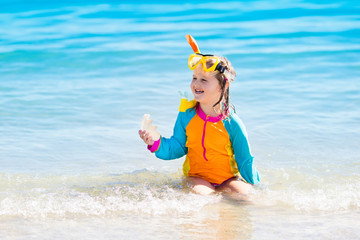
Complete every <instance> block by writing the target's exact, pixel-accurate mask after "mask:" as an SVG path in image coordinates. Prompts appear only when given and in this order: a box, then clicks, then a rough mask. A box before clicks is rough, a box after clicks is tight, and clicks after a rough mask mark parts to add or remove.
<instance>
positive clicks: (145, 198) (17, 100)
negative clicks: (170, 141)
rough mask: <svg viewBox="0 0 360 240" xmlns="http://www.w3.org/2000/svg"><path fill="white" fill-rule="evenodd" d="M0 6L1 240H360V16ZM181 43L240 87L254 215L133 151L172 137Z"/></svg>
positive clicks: (349, 8) (256, 4) (320, 7)
mask: <svg viewBox="0 0 360 240" xmlns="http://www.w3.org/2000/svg"><path fill="white" fill-rule="evenodd" d="M0 3H1V8H0V26H1V27H0V238H1V239H75V238H76V239H77V238H82V239H125V238H128V239H360V230H359V229H358V225H359V219H360V149H359V146H360V77H359V76H360V37H359V36H360V4H359V3H358V1H280V0H276V1H271V2H268V1H240V2H232V1H225V2H221V3H219V2H214V1H206V2H202V3H199V2H190V1H186V2H183V3H166V2H161V1H152V3H151V4H150V3H147V2H145V1H142V2H141V1H137V2H132V3H129V2H121V1H120V2H111V1H107V2H106V1H105V2H104V1H102V2H100V1H98V2H94V1H91V2H89V1H62V3H50V2H46V1H36V2H31V3H30V2H25V1H20V0H19V1H0ZM186 34H192V35H193V36H194V37H195V38H196V40H197V42H198V44H199V47H200V49H201V50H202V52H204V53H214V54H218V55H224V56H226V57H227V58H229V59H230V61H231V62H232V64H233V65H234V67H235V69H236V71H237V79H236V81H235V82H234V83H233V84H232V86H231V87H230V88H231V90H230V91H231V93H230V94H231V101H232V103H233V104H234V105H235V106H236V110H237V113H238V115H239V116H240V117H241V118H242V120H243V121H244V123H245V125H246V127H247V131H248V134H249V140H250V144H251V146H252V151H253V154H254V156H255V161H256V166H257V167H258V169H259V172H260V174H261V179H262V183H263V185H262V186H261V188H257V189H255V190H254V191H253V192H252V194H251V196H250V199H251V201H250V202H248V203H244V202H239V201H235V200H232V199H230V198H228V197H227V196H223V195H215V196H210V197H203V196H198V195H195V194H193V193H191V192H190V191H189V189H187V187H186V186H184V184H183V183H182V174H181V167H182V163H183V160H184V159H179V160H175V161H170V162H169V161H162V160H159V159H156V158H155V157H154V156H153V155H152V154H150V153H149V152H148V151H147V149H146V146H145V145H144V144H143V142H142V141H141V140H140V139H139V137H138V134H137V131H138V129H139V127H140V122H141V119H142V116H143V114H144V113H149V114H151V115H152V118H153V119H154V121H155V123H156V124H157V125H158V126H159V130H160V132H161V134H162V135H163V136H171V134H172V128H173V124H174V122H175V119H176V116H177V109H178V105H179V102H180V94H179V91H181V92H183V91H187V92H190V90H189V84H190V80H191V76H192V72H191V71H190V70H189V69H188V67H187V63H186V60H187V58H188V55H189V54H190V53H191V48H190V46H189V45H188V44H187V42H186V40H185V35H186Z"/></svg>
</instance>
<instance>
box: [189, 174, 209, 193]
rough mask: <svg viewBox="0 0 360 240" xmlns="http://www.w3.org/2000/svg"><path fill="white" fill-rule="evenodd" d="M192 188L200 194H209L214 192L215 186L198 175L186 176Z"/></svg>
mask: <svg viewBox="0 0 360 240" xmlns="http://www.w3.org/2000/svg"><path fill="white" fill-rule="evenodd" d="M187 180H188V182H189V184H190V186H191V187H192V190H193V191H194V192H196V193H198V194H201V195H209V194H211V193H214V192H215V187H214V186H213V185H211V183H209V182H208V181H206V180H204V179H202V178H199V177H188V178H187Z"/></svg>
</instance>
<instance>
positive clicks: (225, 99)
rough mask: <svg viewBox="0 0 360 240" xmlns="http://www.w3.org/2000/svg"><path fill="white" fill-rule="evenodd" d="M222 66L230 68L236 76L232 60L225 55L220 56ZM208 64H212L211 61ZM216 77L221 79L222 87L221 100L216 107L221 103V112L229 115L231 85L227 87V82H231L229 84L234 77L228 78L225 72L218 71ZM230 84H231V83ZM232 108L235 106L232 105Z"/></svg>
mask: <svg viewBox="0 0 360 240" xmlns="http://www.w3.org/2000/svg"><path fill="white" fill-rule="evenodd" d="M219 59H220V64H221V66H223V67H225V69H226V70H228V71H229V72H230V73H231V74H232V75H233V76H234V77H235V76H236V73H235V70H234V68H233V67H232V65H231V63H230V61H229V60H228V59H227V58H225V57H219ZM206 65H210V66H211V65H212V63H211V62H207V63H206ZM215 78H216V79H217V80H218V81H219V84H220V87H221V95H220V98H219V100H218V101H217V102H216V103H215V104H214V105H213V107H214V108H215V106H216V105H218V104H220V109H221V113H222V114H223V115H224V116H226V117H229V115H230V111H229V110H230V109H229V108H230V96H229V87H228V88H226V83H227V82H229V84H230V83H231V82H232V81H234V79H228V78H226V76H225V74H223V73H220V72H216V75H215ZM229 86H230V85H229ZM232 108H234V107H233V106H232Z"/></svg>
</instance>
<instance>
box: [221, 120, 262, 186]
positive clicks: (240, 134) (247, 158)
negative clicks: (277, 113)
mask: <svg viewBox="0 0 360 240" xmlns="http://www.w3.org/2000/svg"><path fill="white" fill-rule="evenodd" d="M227 123H228V124H226V125H227V128H228V131H229V133H230V140H231V143H232V145H233V149H234V154H235V161H236V164H237V167H238V170H239V172H240V175H241V177H242V178H243V179H244V180H245V181H247V182H248V183H251V184H258V183H260V178H259V173H258V171H257V170H256V168H255V166H254V162H253V159H254V157H253V156H252V154H251V150H250V145H249V141H248V139H247V133H246V129H245V126H244V124H243V123H242V121H241V120H240V118H239V117H238V116H237V115H236V114H232V116H231V120H230V122H227Z"/></svg>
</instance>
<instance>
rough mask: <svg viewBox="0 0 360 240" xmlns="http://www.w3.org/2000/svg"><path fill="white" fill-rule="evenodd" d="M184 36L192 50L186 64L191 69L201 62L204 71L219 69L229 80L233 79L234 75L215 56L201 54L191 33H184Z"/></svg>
mask: <svg viewBox="0 0 360 240" xmlns="http://www.w3.org/2000/svg"><path fill="white" fill-rule="evenodd" d="M185 37H186V40H187V41H188V43H189V44H190V46H191V48H192V49H193V51H194V53H193V54H191V55H190V57H189V59H188V65H189V68H190V69H191V70H194V69H195V68H197V66H198V65H199V64H202V66H203V69H204V71H205V72H211V71H219V72H220V73H222V74H224V75H225V77H226V78H227V79H228V80H230V81H231V80H234V79H235V77H234V75H232V74H231V73H230V72H229V71H228V70H227V69H226V68H225V67H224V66H222V65H221V64H220V59H219V58H218V57H217V56H215V55H211V54H201V53H200V50H199V47H198V45H197V43H196V41H195V39H194V38H193V37H192V36H191V35H186V36H185Z"/></svg>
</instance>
